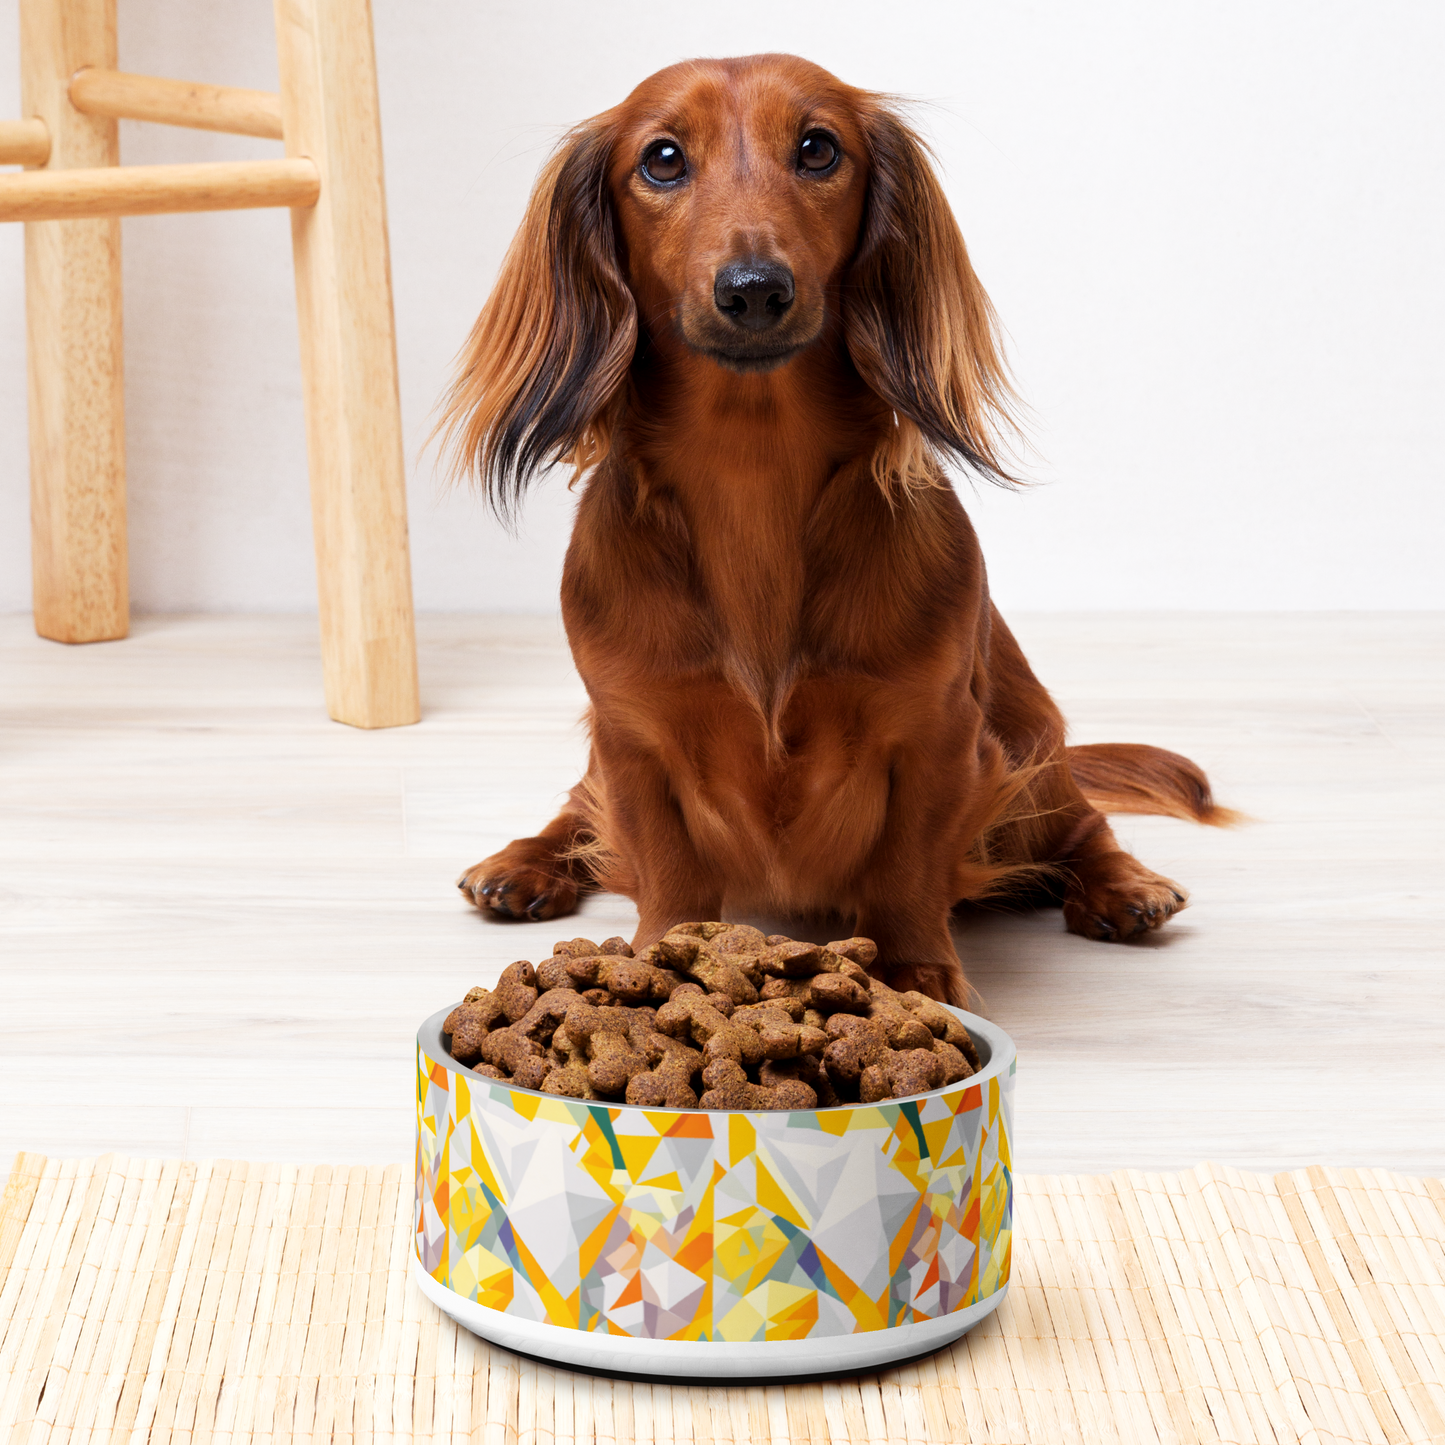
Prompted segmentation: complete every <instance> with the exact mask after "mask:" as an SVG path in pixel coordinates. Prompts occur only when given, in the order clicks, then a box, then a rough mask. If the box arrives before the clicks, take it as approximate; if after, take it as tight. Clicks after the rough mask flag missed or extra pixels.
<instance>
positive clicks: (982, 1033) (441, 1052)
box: [416, 999, 1018, 1119]
mask: <svg viewBox="0 0 1445 1445" xmlns="http://www.w3.org/2000/svg"><path fill="white" fill-rule="evenodd" d="M462 1002H463V1000H461V999H458V1000H457V1002H456V1003H454V1004H449V1005H448V1006H447V1007H446V1008H443V1009H438V1010H437V1012H436V1013H434V1014H432V1015H431V1017H430V1018H428V1019H426V1020H425V1021H424V1022H423V1023H422V1025H421V1027H420V1028H419V1029H417V1031H416V1046H417V1049H418V1050H419V1051H420V1053H421V1054H423V1055H424V1056H425V1057H426V1058H427V1059H429V1060H430V1061H431V1062H432V1063H434V1064H440V1065H441V1066H442V1067H443V1068H444V1069H446V1070H447V1071H448V1072H449V1073H453V1074H460V1075H461V1076H462V1077H464V1078H465V1079H466V1081H467V1082H468V1084H470V1085H475V1084H496V1085H499V1086H500V1087H502V1088H505V1089H508V1090H510V1091H512V1092H514V1093H521V1094H527V1095H529V1096H531V1097H532V1098H535V1099H559V1100H562V1101H563V1102H564V1103H569V1104H585V1105H586V1106H587V1107H588V1108H592V1109H596V1108H605V1109H626V1110H630V1111H632V1112H634V1113H638V1114H707V1115H713V1114H721V1115H734V1114H735V1115H746V1116H747V1117H749V1118H753V1119H781V1118H791V1117H793V1116H795V1115H803V1114H808V1115H811V1114H833V1113H838V1112H840V1111H842V1110H845V1109H881V1108H884V1107H885V1106H887V1105H889V1104H916V1103H918V1102H919V1101H920V1100H923V1099H939V1098H944V1097H947V1096H948V1095H950V1094H953V1093H956V1092H958V1091H960V1090H964V1089H972V1088H977V1087H978V1086H979V1085H982V1084H987V1083H989V1082H990V1081H991V1080H993V1079H1002V1078H1004V1077H1006V1076H1007V1075H1008V1073H1009V1072H1010V1071H1011V1070H1012V1068H1013V1065H1014V1063H1015V1062H1016V1060H1017V1058H1018V1050H1017V1049H1016V1048H1015V1046H1014V1041H1013V1040H1012V1039H1011V1038H1010V1037H1009V1036H1008V1034H1006V1033H1005V1032H1004V1031H1003V1030H1002V1029H1001V1028H999V1026H998V1025H997V1024H995V1023H993V1022H991V1021H990V1020H988V1019H986V1018H982V1017H980V1016H979V1015H978V1014H971V1013H967V1012H965V1011H964V1010H963V1009H961V1008H955V1007H954V1006H953V1005H952V1004H944V1005H943V1007H944V1008H946V1009H947V1010H948V1011H949V1013H951V1014H953V1016H954V1017H955V1018H957V1019H958V1021H959V1022H960V1023H961V1024H962V1025H963V1026H964V1028H966V1029H967V1030H968V1033H969V1036H970V1037H971V1038H972V1039H973V1042H974V1047H975V1048H977V1049H979V1052H980V1053H982V1052H983V1051H984V1049H987V1050H988V1062H987V1063H985V1064H984V1066H983V1067H982V1068H981V1069H980V1070H979V1071H978V1072H977V1073H976V1074H970V1075H969V1076H968V1078H966V1079H960V1080H959V1081H958V1082H957V1083H955V1084H945V1085H944V1086H943V1087H942V1088H940V1089H930V1090H929V1091H928V1092H927V1093H924V1094H909V1095H908V1096H907V1097H906V1098H902V1099H879V1100H877V1101H876V1102H874V1103H872V1104H864V1103H861V1102H860V1103H846V1104H827V1105H819V1106H817V1107H815V1108H812V1109H704V1108H703V1107H702V1106H701V1105H700V1104H694V1105H692V1106H690V1107H689V1108H685V1109H669V1108H668V1107H667V1106H666V1105H662V1106H659V1107H654V1106H653V1105H651V1104H629V1103H627V1102H626V1101H625V1100H620V1099H618V1100H614V1099H573V1098H571V1097H570V1096H569V1095H565V1094H544V1093H543V1092H542V1090H541V1089H528V1088H525V1087H523V1086H522V1085H521V1084H514V1083H513V1082H512V1081H511V1080H510V1079H493V1078H491V1077H490V1076H489V1075H487V1074H478V1073H475V1072H474V1071H473V1070H471V1069H469V1068H468V1067H467V1066H466V1065H465V1064H463V1063H459V1062H458V1061H457V1060H456V1059H454V1058H453V1057H452V1056H451V1054H449V1053H448V1052H447V1050H446V1048H445V1046H444V1045H443V1044H442V1023H443V1022H444V1021H445V1019H446V1018H447V1016H448V1014H450V1013H451V1011H452V1010H453V1009H454V1008H457V1007H458V1006H459V1005H460V1004H461V1003H462Z"/></svg>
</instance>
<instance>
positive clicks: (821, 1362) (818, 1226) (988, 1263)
mask: <svg viewBox="0 0 1445 1445" xmlns="http://www.w3.org/2000/svg"><path fill="white" fill-rule="evenodd" d="M450 1012H451V1010H450V1009H449V1008H446V1009H442V1010H440V1011H439V1012H438V1013H436V1014H433V1015H432V1017H431V1018H429V1019H428V1020H427V1021H426V1023H424V1024H423V1025H422V1027H421V1029H420V1031H419V1032H418V1034H417V1151H416V1215H415V1228H416V1234H415V1257H414V1258H413V1260H412V1275H413V1277H414V1278H415V1279H416V1281H417V1283H418V1285H420V1287H421V1289H422V1290H423V1292H424V1293H425V1294H426V1295H427V1296H428V1297H429V1298H430V1299H431V1300H432V1301H433V1302H434V1303H436V1304H437V1305H438V1306H440V1307H441V1309H443V1310H444V1311H445V1312H446V1313H447V1314H449V1315H451V1316H452V1318H453V1319H455V1320H456V1321H457V1323H458V1324H461V1325H463V1326H465V1327H466V1328H467V1329H470V1330H472V1331H473V1332H474V1333H476V1334H479V1335H482V1336H483V1337H485V1338H486V1339H488V1340H491V1341H493V1342H494V1343H496V1344H499V1345H502V1346H504V1347H506V1348H508V1349H512V1350H517V1351H519V1352H521V1353H523V1354H529V1355H537V1356H541V1357H543V1358H545V1359H551V1360H555V1361H558V1362H560V1363H563V1364H571V1365H580V1366H582V1367H584V1368H590V1369H601V1370H609V1371H613V1372H617V1373H624V1374H642V1375H678V1376H684V1377H688V1378H695V1379H701V1378H708V1379H719V1378H723V1379H725V1378H734V1379H736V1378H764V1377H769V1376H789V1375H809V1374H816V1373H834V1372H840V1371H858V1370H867V1369H873V1368H876V1367H878V1366H880V1365H883V1364H887V1363H889V1362H892V1361H897V1360H901V1359H907V1358H911V1357H913V1356H917V1355H921V1354H925V1353H927V1352H928V1351H930V1350H933V1349H937V1348H939V1347H940V1346H942V1345H945V1344H948V1343H950V1342H951V1341H953V1340H955V1339H957V1338H958V1337H959V1336H960V1335H962V1334H963V1333H964V1332H965V1331H966V1330H968V1329H969V1328H970V1327H972V1326H973V1325H974V1324H976V1323H977V1322H978V1321H979V1320H981V1319H982V1318H983V1317H984V1316H985V1315H987V1314H989V1313H991V1312H992V1311H993V1310H995V1309H996V1308H997V1307H998V1306H999V1304H1000V1303H1001V1302H1002V1300H1003V1297H1004V1294H1005V1293H1006V1291H1007V1289H1008V1278H1009V1250H1010V1241H1011V1236H1012V1223H1013V1180H1012V1162H1011V1155H1010V1149H1009V1128H1010V1110H1011V1105H1012V1094H1013V1082H1014V1059H1015V1053H1014V1046H1013V1042H1012V1040H1010V1038H1009V1037H1008V1035H1007V1034H1005V1033H1004V1032H1003V1030H1002V1029H999V1028H997V1027H996V1026H995V1025H993V1024H991V1023H989V1022H988V1021H987V1020H985V1019H981V1018H978V1017H977V1016H976V1015H974V1014H969V1013H963V1012H962V1011H960V1010H957V1009H955V1010H954V1011H953V1012H954V1013H955V1014H957V1016H958V1018H959V1020H960V1022H962V1023H963V1025H964V1026H965V1027H966V1028H967V1029H968V1031H969V1033H970V1034H971V1035H972V1037H973V1041H974V1045H975V1047H976V1048H977V1049H978V1052H979V1058H980V1060H981V1062H982V1063H983V1068H982V1069H981V1071H980V1072H979V1073H977V1074H974V1075H973V1076H972V1077H971V1078H969V1079H966V1080H964V1081H963V1082H962V1083H958V1084H954V1085H952V1086H951V1087H949V1088H946V1089H941V1090H939V1091H938V1092H936V1093H932V1094H924V1095H920V1096H919V1097H917V1098H916V1099H895V1100H890V1101H889V1102H887V1103H881V1104H843V1105H839V1106H837V1107H835V1108H831V1109H806V1110H792V1111H789V1110H775V1111H748V1112H744V1111H740V1110H707V1109H691V1110H681V1111H679V1110H666V1109H644V1108H641V1107H639V1106H636V1105H629V1104H612V1103H587V1102H583V1101H581V1100H577V1099H566V1098H560V1097H557V1096H554V1095H550V1094H541V1093H535V1092H533V1091H531V1090H528V1089H518V1088H513V1087H511V1086H510V1085H509V1084H507V1083H506V1082H505V1081H501V1080H496V1079H488V1078H485V1077H483V1076H482V1075H479V1074H474V1073H473V1072H472V1071H471V1070H470V1069H468V1068H466V1067H465V1066H464V1065H462V1064H459V1063H457V1062H456V1060H455V1059H453V1058H452V1057H451V1056H450V1054H448V1053H447V1052H446V1050H445V1049H444V1048H443V1047H442V1039H441V1025H442V1021H443V1020H444V1019H445V1018H446V1016H447V1015H448V1014H449V1013H450Z"/></svg>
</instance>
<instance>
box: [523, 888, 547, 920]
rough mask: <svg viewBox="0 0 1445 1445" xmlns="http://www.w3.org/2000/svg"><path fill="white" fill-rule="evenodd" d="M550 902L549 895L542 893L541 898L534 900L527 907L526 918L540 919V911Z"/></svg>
mask: <svg viewBox="0 0 1445 1445" xmlns="http://www.w3.org/2000/svg"><path fill="white" fill-rule="evenodd" d="M551 901H552V895H551V894H550V893H544V894H542V896H541V897H540V898H534V899H533V900H532V901H531V902H530V903H529V904H528V905H527V917H528V918H540V917H541V915H542V910H543V909H544V908H545V907H546V906H547V905H548V904H549V903H550V902H551Z"/></svg>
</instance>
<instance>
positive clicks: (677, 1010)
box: [657, 994, 763, 1066]
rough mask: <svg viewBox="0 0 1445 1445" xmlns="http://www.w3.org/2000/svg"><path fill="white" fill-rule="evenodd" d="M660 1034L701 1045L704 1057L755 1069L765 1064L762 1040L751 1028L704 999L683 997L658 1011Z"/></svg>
mask: <svg viewBox="0 0 1445 1445" xmlns="http://www.w3.org/2000/svg"><path fill="white" fill-rule="evenodd" d="M657 1028H658V1032H659V1033H664V1034H668V1035H670V1036H671V1037H673V1038H675V1039H687V1038H690V1039H691V1040H692V1041H693V1043H695V1044H701V1045H702V1051H703V1057H704V1058H705V1059H707V1060H709V1061H711V1060H713V1059H717V1058H729V1059H736V1060H738V1061H739V1062H741V1063H743V1064H744V1065H748V1066H753V1065H757V1064H760V1063H762V1061H763V1045H762V1040H761V1039H760V1038H759V1037H758V1036H757V1034H756V1033H754V1032H753V1030H752V1029H750V1028H746V1027H744V1026H743V1025H742V1024H735V1023H733V1021H732V1020H731V1019H730V1018H727V1017H725V1016H724V1015H723V1014H722V1013H721V1012H719V1011H718V1010H717V1009H715V1008H714V1007H713V1006H712V1004H711V1003H709V1002H708V1000H707V999H705V998H698V997H697V996H696V995H695V994H684V995H683V996H682V997H681V998H677V997H674V998H671V999H669V1000H668V1001H667V1002H666V1003H665V1004H663V1006H662V1007H661V1008H660V1009H658V1011H657Z"/></svg>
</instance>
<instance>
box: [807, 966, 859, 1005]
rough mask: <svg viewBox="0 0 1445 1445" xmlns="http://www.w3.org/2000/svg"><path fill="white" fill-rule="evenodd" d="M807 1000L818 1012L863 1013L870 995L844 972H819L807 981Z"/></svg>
mask: <svg viewBox="0 0 1445 1445" xmlns="http://www.w3.org/2000/svg"><path fill="white" fill-rule="evenodd" d="M809 984H810V986H809V989H808V1002H809V1003H810V1004H812V1006H813V1007H814V1008H815V1009H817V1010H818V1012H819V1013H825V1014H835V1013H849V1014H865V1013H867V1012H868V1008H869V1005H870V1004H871V1003H872V1001H873V1000H872V996H871V995H870V994H869V992H868V990H867V989H866V988H864V987H862V986H861V985H860V984H859V983H858V981H857V980H856V979H852V978H849V977H848V975H847V974H844V973H820V974H819V975H818V976H817V977H816V978H814V979H811V980H810V981H809Z"/></svg>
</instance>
